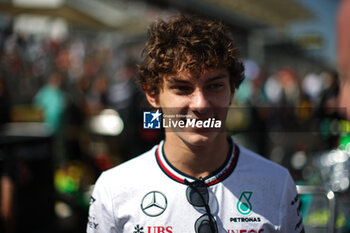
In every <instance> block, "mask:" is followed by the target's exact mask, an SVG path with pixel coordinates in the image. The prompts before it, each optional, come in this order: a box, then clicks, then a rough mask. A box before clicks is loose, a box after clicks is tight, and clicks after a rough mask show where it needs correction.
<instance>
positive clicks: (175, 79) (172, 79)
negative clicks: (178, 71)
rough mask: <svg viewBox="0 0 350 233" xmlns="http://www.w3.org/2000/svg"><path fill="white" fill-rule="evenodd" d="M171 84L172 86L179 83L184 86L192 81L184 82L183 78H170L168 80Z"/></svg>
mask: <svg viewBox="0 0 350 233" xmlns="http://www.w3.org/2000/svg"><path fill="white" fill-rule="evenodd" d="M166 80H167V81H168V82H169V83H171V84H174V83H176V84H178V83H183V84H187V83H190V81H188V80H184V79H181V78H177V77H169V78H167V79H166Z"/></svg>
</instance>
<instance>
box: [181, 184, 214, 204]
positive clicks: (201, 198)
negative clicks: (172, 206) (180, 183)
mask: <svg viewBox="0 0 350 233" xmlns="http://www.w3.org/2000/svg"><path fill="white" fill-rule="evenodd" d="M186 197H187V200H188V201H189V202H190V203H191V204H192V205H194V206H197V207H202V206H205V205H207V204H208V202H209V193H208V189H207V187H190V186H189V187H188V188H187V190H186Z"/></svg>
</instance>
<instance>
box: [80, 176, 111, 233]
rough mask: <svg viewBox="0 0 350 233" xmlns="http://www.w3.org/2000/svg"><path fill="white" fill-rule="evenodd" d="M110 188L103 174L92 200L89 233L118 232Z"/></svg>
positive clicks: (97, 182) (88, 224)
mask: <svg viewBox="0 0 350 233" xmlns="http://www.w3.org/2000/svg"><path fill="white" fill-rule="evenodd" d="M108 187H109V186H108V179H106V177H105V176H104V174H103V173H102V175H101V176H100V177H99V178H98V180H97V181H96V184H95V187H94V190H93V192H92V196H91V199H90V208H89V216H88V223H87V230H86V232H87V233H112V232H113V233H116V232H117V231H116V226H115V219H114V214H113V208H112V206H113V205H112V197H111V194H110V190H109V188H108Z"/></svg>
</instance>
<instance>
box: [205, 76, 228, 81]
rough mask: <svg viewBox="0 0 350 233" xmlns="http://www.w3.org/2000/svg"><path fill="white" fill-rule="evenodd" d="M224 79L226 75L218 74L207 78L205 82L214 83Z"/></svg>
mask: <svg viewBox="0 0 350 233" xmlns="http://www.w3.org/2000/svg"><path fill="white" fill-rule="evenodd" d="M226 77H227V74H218V75H215V76H214V77H211V78H208V79H207V80H206V82H213V81H216V80H218V79H223V78H226Z"/></svg>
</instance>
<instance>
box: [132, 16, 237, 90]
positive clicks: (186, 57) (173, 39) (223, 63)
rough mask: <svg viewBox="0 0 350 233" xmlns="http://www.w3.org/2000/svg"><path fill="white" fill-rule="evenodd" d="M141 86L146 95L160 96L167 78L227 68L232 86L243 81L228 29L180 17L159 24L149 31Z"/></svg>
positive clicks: (141, 71) (212, 22)
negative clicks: (185, 73)
mask: <svg viewBox="0 0 350 233" xmlns="http://www.w3.org/2000/svg"><path fill="white" fill-rule="evenodd" d="M138 68H139V75H138V82H139V84H140V85H141V87H142V89H143V90H144V91H147V92H149V93H150V94H158V93H159V90H160V88H161V87H162V83H163V77H164V75H165V74H177V73H178V72H180V71H184V70H186V71H190V72H193V73H195V74H201V73H202V72H203V71H204V70H205V69H210V68H226V69H227V70H228V72H229V74H230V83H231V86H232V87H233V88H238V86H239V85H240V83H241V82H242V81H243V79H244V76H243V71H244V67H243V64H242V62H241V60H240V58H239V56H238V51H237V49H236V48H235V47H234V44H233V39H232V37H231V34H230V33H229V30H228V28H227V27H225V26H224V25H223V24H222V23H221V22H219V21H215V20H209V19H204V18H199V17H197V16H189V15H183V14H179V15H176V16H175V17H173V18H171V19H170V20H169V21H168V22H165V21H164V20H159V21H156V22H155V23H153V24H152V25H151V26H150V28H149V30H148V41H147V43H146V46H145V49H144V50H143V53H142V62H141V64H140V65H139V67H138Z"/></svg>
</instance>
